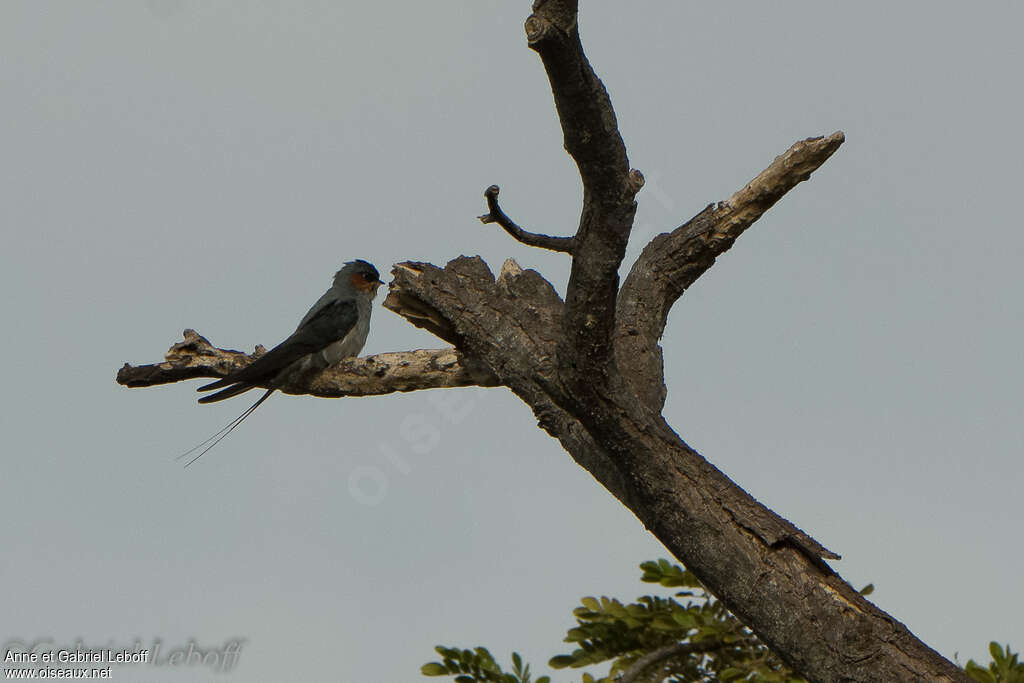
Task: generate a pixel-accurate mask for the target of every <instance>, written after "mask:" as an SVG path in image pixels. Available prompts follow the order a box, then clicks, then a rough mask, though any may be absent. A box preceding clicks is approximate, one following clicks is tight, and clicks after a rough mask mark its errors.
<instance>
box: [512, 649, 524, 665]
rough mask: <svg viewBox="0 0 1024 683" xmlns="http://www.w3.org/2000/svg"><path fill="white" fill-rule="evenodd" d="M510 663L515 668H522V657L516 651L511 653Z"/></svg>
mask: <svg viewBox="0 0 1024 683" xmlns="http://www.w3.org/2000/svg"><path fill="white" fill-rule="evenodd" d="M512 665H513V666H515V667H516V668H517V669H522V668H523V658H522V657H520V656H519V653H518V652H513V653H512Z"/></svg>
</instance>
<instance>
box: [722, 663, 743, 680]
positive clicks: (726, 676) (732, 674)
mask: <svg viewBox="0 0 1024 683" xmlns="http://www.w3.org/2000/svg"><path fill="white" fill-rule="evenodd" d="M746 675H747V672H746V671H744V670H743V669H737V668H736V667H733V666H730V667H729V668H728V669H725V670H724V671H722V672H721V673H720V674H718V680H720V681H735V680H736V679H738V678H743V677H744V676H746Z"/></svg>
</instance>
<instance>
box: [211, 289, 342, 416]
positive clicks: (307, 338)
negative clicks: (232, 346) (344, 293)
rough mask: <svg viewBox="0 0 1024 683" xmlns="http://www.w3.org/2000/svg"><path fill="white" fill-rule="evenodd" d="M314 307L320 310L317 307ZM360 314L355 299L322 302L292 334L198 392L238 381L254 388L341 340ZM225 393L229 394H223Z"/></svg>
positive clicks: (234, 390) (237, 390) (238, 390)
mask: <svg viewBox="0 0 1024 683" xmlns="http://www.w3.org/2000/svg"><path fill="white" fill-rule="evenodd" d="M318 304H319V302H318ZM314 309H316V307H315V306H314ZM358 316H359V313H358V310H357V308H356V302H355V301H354V300H352V299H337V298H335V299H333V300H331V301H329V302H327V303H325V304H323V305H321V306H320V308H319V309H318V310H311V311H310V313H308V314H307V316H306V318H303V320H302V323H300V324H299V328H298V329H297V330H295V332H293V333H292V335H291V336H290V337H288V338H287V339H285V340H284V341H283V342H281V343H280V344H278V345H277V346H275V347H274V348H273V349H271V350H270V351H267V353H265V354H264V355H262V356H260V357H259V358H257V359H256V360H255V361H253V362H252V363H251V364H249V365H247V366H246V367H244V368H242V369H241V370H239V371H237V372H234V373H232V374H230V375H228V376H227V377H224V378H223V379H219V380H217V381H216V382H211V383H210V384H206V385H204V386H201V387H199V389H198V391H212V390H213V389H221V388H223V387H228V386H231V385H234V384H245V385H248V386H247V387H246V389H250V388H252V387H253V386H255V385H257V384H259V383H261V382H265V381H267V380H270V379H272V378H273V377H274V376H275V375H277V374H278V373H279V372H281V371H282V370H284V369H285V368H287V367H288V366H289V365H291V364H292V363H294V362H295V361H297V360H299V359H300V358H302V357H303V356H306V355H308V354H310V353H316V352H317V351H320V350H322V349H324V348H326V347H327V346H329V345H330V344H332V343H334V342H336V341H338V340H339V339H343V338H344V337H345V335H346V334H348V332H349V330H351V329H352V328H353V327H354V326H355V324H356V319H357V318H358ZM246 389H241V388H239V387H232V388H231V389H229V390H227V391H224V392H220V393H218V394H216V395H214V396H206V397H204V398H202V399H200V402H202V403H209V402H212V401H217V400H220V399H221V398H229V397H230V396H235V395H237V394H239V393H241V392H242V391H245V390H246ZM229 392H230V393H229ZM221 394H226V395H224V396H222V395H221Z"/></svg>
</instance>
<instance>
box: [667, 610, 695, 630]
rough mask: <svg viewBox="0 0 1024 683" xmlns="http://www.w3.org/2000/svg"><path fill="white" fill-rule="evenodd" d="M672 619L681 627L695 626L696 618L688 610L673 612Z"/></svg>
mask: <svg viewBox="0 0 1024 683" xmlns="http://www.w3.org/2000/svg"><path fill="white" fill-rule="evenodd" d="M672 620H673V621H675V622H676V623H677V624H679V625H680V626H682V627H683V628H696V626H697V618H696V617H695V616H694V615H693V614H691V613H690V612H689V611H684V612H673V613H672Z"/></svg>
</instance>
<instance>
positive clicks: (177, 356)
mask: <svg viewBox="0 0 1024 683" xmlns="http://www.w3.org/2000/svg"><path fill="white" fill-rule="evenodd" d="M265 352H266V351H265V349H263V347H262V346H258V347H256V352H255V353H253V354H252V355H248V354H245V353H242V352H241V351H232V350H229V349H218V348H216V347H215V346H213V345H212V344H210V342H209V341H207V340H206V338H205V337H203V336H202V335H200V334H198V333H197V332H196V331H195V330H185V334H184V340H183V341H180V342H178V343H176V344H175V345H174V346H172V347H171V348H170V350H168V351H167V353H166V355H165V356H164V362H162V363H155V364H153V365H129V364H127V363H125V365H124V367H122V368H121V369H120V370H119V371H118V373H117V382H118V383H119V384H122V385H124V386H126V387H152V386H157V385H160V384H171V383H173V382H180V381H182V380H187V379H198V378H201V377H224V376H226V375H229V374H231V373H232V372H235V371H236V370H241V369H242V368H244V367H245V366H246V365H248V364H249V363H251V362H252V361H254V360H256V359H257V358H259V357H260V356H261V355H263V354H264V353H265ZM497 385H498V378H497V377H495V376H494V374H493V373H491V372H490V371H489V370H487V369H486V368H485V367H483V366H481V365H480V364H479V363H476V362H473V361H472V360H470V359H467V358H466V357H465V356H464V355H463V354H462V353H460V352H459V351H457V350H455V349H430V350H423V349H419V350H416V351H402V352H399V353H379V354H377V355H375V356H363V357H361V358H348V359H346V360H345V361H343V362H342V363H340V364H338V365H336V366H334V367H331V368H328V369H326V370H324V371H322V372H318V373H315V374H313V375H311V376H309V377H304V378H302V382H301V383H300V384H294V385H288V386H285V387H282V388H281V391H283V392H284V393H286V394H308V395H310V396H319V397H321V398H340V397H342V396H377V395H380V394H393V393H395V392H404V391H417V390H419V389H441V388H445V389H447V388H451V387H468V386H480V387H493V386H497Z"/></svg>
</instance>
